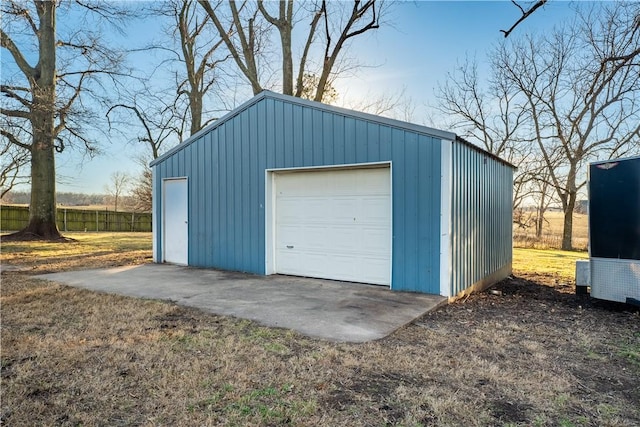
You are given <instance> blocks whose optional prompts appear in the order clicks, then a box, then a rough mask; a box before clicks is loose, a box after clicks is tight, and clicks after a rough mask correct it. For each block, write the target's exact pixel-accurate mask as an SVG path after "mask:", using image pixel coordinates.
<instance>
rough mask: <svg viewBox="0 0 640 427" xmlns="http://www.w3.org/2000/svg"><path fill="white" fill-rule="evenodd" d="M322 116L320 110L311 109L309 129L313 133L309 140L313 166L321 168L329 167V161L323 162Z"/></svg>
mask: <svg viewBox="0 0 640 427" xmlns="http://www.w3.org/2000/svg"><path fill="white" fill-rule="evenodd" d="M322 115H323V112H322V111H320V110H316V109H313V110H312V115H311V120H312V123H311V128H312V129H313V133H312V134H311V139H312V141H313V143H312V145H313V159H312V163H311V164H312V165H313V166H321V165H330V164H331V161H330V159H327V161H326V162H325V161H324V160H323V156H322V154H323V153H322V151H323V145H324V144H323V143H324V134H323V132H322Z"/></svg>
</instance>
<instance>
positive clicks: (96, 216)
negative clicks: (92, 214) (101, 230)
mask: <svg viewBox="0 0 640 427" xmlns="http://www.w3.org/2000/svg"><path fill="white" fill-rule="evenodd" d="M96 231H98V211H96Z"/></svg>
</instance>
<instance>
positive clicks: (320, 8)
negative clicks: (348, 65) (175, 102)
mask: <svg viewBox="0 0 640 427" xmlns="http://www.w3.org/2000/svg"><path fill="white" fill-rule="evenodd" d="M199 3H200V5H201V6H202V8H203V9H204V10H205V11H206V12H207V15H208V16H209V17H210V18H211V22H212V23H213V25H214V26H215V28H216V29H217V31H218V33H219V35H220V37H221V38H222V40H223V42H224V44H225V46H226V47H227V49H228V51H229V52H230V54H231V57H232V58H233V60H234V62H235V63H236V65H237V68H238V70H239V71H240V73H241V74H242V75H243V76H244V77H245V78H246V79H247V81H248V82H249V84H250V85H251V88H252V90H253V93H254V94H257V93H259V92H260V91H262V90H263V88H265V85H266V87H270V85H271V84H272V82H271V80H272V77H273V74H274V73H277V72H276V69H274V68H273V67H272V64H274V63H277V62H279V63H280V74H281V77H280V82H281V84H280V85H281V90H282V93H284V94H287V95H294V96H298V97H302V96H303V95H304V94H305V93H307V94H308V92H309V90H310V88H309V86H308V82H309V76H314V80H316V84H315V87H314V88H313V92H314V95H313V97H312V99H314V100H316V101H321V100H323V98H324V94H325V92H326V91H327V90H328V89H329V88H330V87H331V82H332V81H333V79H335V77H336V75H337V74H339V72H340V59H341V55H342V54H343V52H344V50H345V49H346V48H347V45H348V43H349V42H350V41H351V40H352V39H354V38H355V37H357V36H360V35H362V34H364V33H366V32H368V31H371V30H375V29H377V28H379V25H380V9H381V5H380V1H379V0H367V1H361V0H353V1H352V2H327V1H325V0H322V1H317V2H308V3H304V2H299V3H298V2H294V0H286V1H281V2H278V3H277V7H275V3H273V4H269V3H266V2H264V1H262V0H258V1H257V3H253V2H248V1H243V2H241V3H240V4H238V3H237V2H235V1H232V0H231V1H228V2H224V3H223V2H217V3H215V4H214V3H213V2H211V1H208V0H199ZM271 9H274V10H271ZM295 29H302V31H303V35H304V36H303V37H302V39H303V40H304V44H303V46H301V47H300V49H296V48H295V46H293V37H292V33H293V31H294V30H295ZM272 30H275V32H277V34H278V38H279V39H280V49H279V50H280V52H279V53H275V52H274V51H273V49H272V48H271V47H270V46H269V43H268V40H269V39H268V38H269V35H270V33H271V32H272ZM296 50H299V51H300V54H299V56H298V57H294V53H295V52H296ZM277 57H279V58H280V61H277V60H275V59H274V58H277ZM296 68H297V70H296Z"/></svg>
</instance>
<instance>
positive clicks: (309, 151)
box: [301, 108, 313, 166]
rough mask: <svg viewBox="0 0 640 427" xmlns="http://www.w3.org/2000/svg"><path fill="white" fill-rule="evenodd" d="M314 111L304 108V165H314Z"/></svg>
mask: <svg viewBox="0 0 640 427" xmlns="http://www.w3.org/2000/svg"><path fill="white" fill-rule="evenodd" d="M312 126H313V111H312V110H311V109H310V108H304V109H303V110H302V150H303V151H302V165H301V166H313V128H312Z"/></svg>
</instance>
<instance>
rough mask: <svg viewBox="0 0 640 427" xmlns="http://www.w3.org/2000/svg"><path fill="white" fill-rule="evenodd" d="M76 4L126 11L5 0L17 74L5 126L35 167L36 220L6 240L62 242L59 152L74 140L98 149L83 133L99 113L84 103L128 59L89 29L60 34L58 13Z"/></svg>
mask: <svg viewBox="0 0 640 427" xmlns="http://www.w3.org/2000/svg"><path fill="white" fill-rule="evenodd" d="M72 6H73V7H76V6H77V7H80V8H85V9H84V10H85V11H88V10H91V13H98V14H100V16H101V17H102V16H104V17H108V18H114V19H115V18H117V17H118V16H119V15H118V14H119V13H120V12H119V11H118V10H117V9H116V8H113V7H111V6H110V5H108V4H94V3H91V4H86V5H85V4H84V3H83V2H81V1H78V2H76V3H74V4H73V5H72V4H70V3H68V2H67V3H63V2H53V1H38V0H35V1H33V4H31V5H29V4H28V3H26V2H18V1H5V2H3V3H2V6H1V7H2V14H3V19H2V29H1V30H0V42H1V43H0V44H1V46H2V48H4V49H6V50H7V52H8V53H9V55H10V59H11V60H12V61H13V63H12V64H11V67H12V68H11V69H12V70H14V72H10V73H3V82H2V85H1V92H2V94H3V95H4V96H5V102H4V103H3V105H2V109H1V110H0V114H2V116H4V117H5V122H6V123H9V124H10V125H11V126H10V127H8V128H3V131H2V137H3V138H6V141H8V142H9V143H10V144H13V145H15V146H17V147H19V148H21V149H23V150H25V151H27V152H28V153H29V161H30V170H31V172H30V173H31V203H30V206H29V223H28V225H27V227H26V228H25V229H23V230H21V231H19V232H17V233H15V234H14V235H12V236H5V237H4V239H7V238H9V239H23V238H44V239H51V240H56V239H60V238H61V236H60V232H59V231H58V228H57V226H56V221H55V220H56V218H55V217H56V194H55V193H56V192H55V182H56V174H55V153H56V152H61V151H63V150H64V149H65V147H66V146H68V145H70V144H73V143H74V142H76V143H79V144H80V145H81V146H83V147H84V148H85V149H87V150H89V152H92V151H94V150H95V145H94V144H93V141H91V140H89V139H88V138H87V137H86V136H85V134H84V133H83V132H82V130H81V125H82V120H83V119H90V115H91V113H90V110H88V109H87V108H86V104H84V103H82V101H81V99H82V97H83V95H84V94H91V92H90V91H89V90H90V89H89V88H90V83H91V82H92V81H95V80H96V79H97V76H99V75H101V74H103V73H110V72H113V71H115V70H116V68H117V66H118V65H119V63H120V60H121V58H120V56H119V55H118V54H117V52H114V51H112V50H110V49H107V48H105V47H104V46H102V44H101V43H100V36H99V35H98V34H97V33H95V32H94V31H92V30H91V29H89V28H84V29H82V30H74V31H72V32H70V33H68V34H59V33H57V32H56V14H57V11H58V9H59V8H67V7H72ZM87 13H88V12H87ZM76 19H77V17H76ZM34 46H35V49H34V48H33V47H34ZM7 59H9V58H6V59H4V61H6V60H7ZM4 61H3V62H4Z"/></svg>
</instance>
